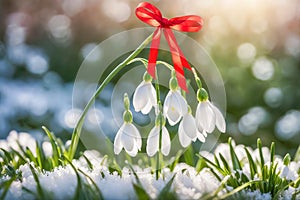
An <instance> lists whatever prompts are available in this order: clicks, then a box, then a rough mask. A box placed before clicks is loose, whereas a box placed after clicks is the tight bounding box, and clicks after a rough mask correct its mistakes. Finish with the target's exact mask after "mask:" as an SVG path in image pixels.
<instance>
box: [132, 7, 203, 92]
mask: <svg viewBox="0 0 300 200" xmlns="http://www.w3.org/2000/svg"><path fill="white" fill-rule="evenodd" d="M135 14H136V16H137V17H138V18H139V19H140V20H141V21H143V22H145V23H146V24H149V25H151V26H154V27H156V29H155V31H154V33H153V36H152V42H151V45H150V53H149V58H148V66H147V70H148V73H149V74H150V75H151V76H152V77H153V78H155V66H156V60H157V56H158V49H159V45H160V38H161V32H162V30H163V32H164V36H165V38H166V40H167V42H168V45H169V47H170V51H171V56H172V61H173V65H174V69H175V71H176V78H177V81H178V84H179V86H180V87H181V88H182V89H183V90H185V91H187V87H186V80H185V77H184V69H183V68H187V69H189V70H191V66H190V65H189V63H188V61H187V60H186V58H185V56H184V55H183V53H182V51H181V49H180V48H179V45H178V43H177V41H176V38H175V35H174V33H173V31H172V30H171V29H174V30H177V31H182V32H197V31H199V30H200V29H201V28H202V25H203V20H202V18H201V17H200V16H197V15H186V16H181V17H174V18H171V19H167V18H164V17H162V14H161V12H160V10H159V9H158V8H157V7H155V6H154V5H152V4H150V3H148V2H142V3H140V4H139V5H138V6H137V8H136V10H135Z"/></svg>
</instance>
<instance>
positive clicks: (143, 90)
mask: <svg viewBox="0 0 300 200" xmlns="http://www.w3.org/2000/svg"><path fill="white" fill-rule="evenodd" d="M156 105H157V103H156V91H155V89H154V87H153V85H152V84H151V82H150V81H148V82H147V81H142V82H141V83H140V84H139V85H138V87H137V88H136V89H135V92H134V95H133V107H134V109H135V111H136V112H140V111H141V112H142V113H143V114H144V115H145V114H148V113H149V112H150V110H151V108H152V106H156Z"/></svg>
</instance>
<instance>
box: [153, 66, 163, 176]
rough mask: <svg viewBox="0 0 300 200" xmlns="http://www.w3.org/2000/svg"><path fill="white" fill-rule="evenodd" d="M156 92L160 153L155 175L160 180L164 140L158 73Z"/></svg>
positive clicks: (157, 158) (157, 155) (157, 156)
mask: <svg viewBox="0 0 300 200" xmlns="http://www.w3.org/2000/svg"><path fill="white" fill-rule="evenodd" d="M155 90H156V102H157V106H158V115H159V116H160V119H159V140H158V152H157V154H156V171H155V175H156V180H158V178H159V175H160V173H161V164H160V162H159V161H160V154H161V153H160V150H161V138H162V120H163V119H161V116H162V115H161V112H162V111H161V110H162V108H161V101H160V90H159V81H158V76H157V71H156V81H155Z"/></svg>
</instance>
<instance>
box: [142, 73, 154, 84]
mask: <svg viewBox="0 0 300 200" xmlns="http://www.w3.org/2000/svg"><path fill="white" fill-rule="evenodd" d="M143 80H144V81H145V82H151V81H152V76H151V75H150V74H149V73H148V72H145V74H144V76H143Z"/></svg>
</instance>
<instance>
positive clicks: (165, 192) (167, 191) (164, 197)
mask: <svg viewBox="0 0 300 200" xmlns="http://www.w3.org/2000/svg"><path fill="white" fill-rule="evenodd" d="M175 176H176V174H174V176H173V177H172V178H171V179H170V180H169V181H168V183H167V184H166V185H165V187H164V188H163V189H162V190H161V191H160V193H159V195H158V197H157V199H158V200H169V199H170V200H176V199H178V197H177V195H176V193H175V192H171V186H172V184H173V181H174V178H175Z"/></svg>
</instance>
